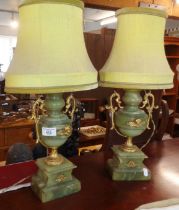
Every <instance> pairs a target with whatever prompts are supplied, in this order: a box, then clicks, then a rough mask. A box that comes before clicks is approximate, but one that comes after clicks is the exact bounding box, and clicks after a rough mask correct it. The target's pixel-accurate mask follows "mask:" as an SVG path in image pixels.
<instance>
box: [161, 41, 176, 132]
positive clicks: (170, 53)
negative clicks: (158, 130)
mask: <svg viewBox="0 0 179 210" xmlns="http://www.w3.org/2000/svg"><path fill="white" fill-rule="evenodd" d="M165 52H166V56H167V59H168V63H169V65H170V67H171V69H172V70H173V72H174V80H173V83H174V87H173V88H172V89H169V90H164V93H163V99H165V100H166V101H167V102H168V106H169V113H170V117H169V122H168V126H167V132H168V133H170V135H171V136H175V130H174V127H175V118H176V117H177V115H178V114H177V113H179V103H178V100H179V85H178V80H177V71H176V66H177V65H178V64H179V38H176V37H165Z"/></svg>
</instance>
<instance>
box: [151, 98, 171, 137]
mask: <svg viewBox="0 0 179 210" xmlns="http://www.w3.org/2000/svg"><path fill="white" fill-rule="evenodd" d="M169 117H170V115H169V108H168V103H167V101H165V100H162V101H161V106H160V113H159V123H158V126H157V128H156V132H155V135H154V138H155V139H156V140H159V141H161V140H162V138H163V137H164V135H165V131H166V129H167V125H168V120H169Z"/></svg>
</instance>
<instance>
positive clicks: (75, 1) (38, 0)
mask: <svg viewBox="0 0 179 210" xmlns="http://www.w3.org/2000/svg"><path fill="white" fill-rule="evenodd" d="M32 4H68V5H72V6H76V7H79V8H81V9H84V3H83V2H82V1H80V0H24V1H23V2H22V3H21V4H20V6H19V8H21V7H23V6H26V5H32Z"/></svg>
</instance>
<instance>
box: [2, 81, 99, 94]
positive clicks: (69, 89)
mask: <svg viewBox="0 0 179 210" xmlns="http://www.w3.org/2000/svg"><path fill="white" fill-rule="evenodd" d="M97 87H98V83H91V84H88V85H73V86H66V87H63V86H62V87H49V88H39V87H33V88H26V87H25V88H24V87H19V88H17V87H14V88H13V87H6V88H5V91H6V92H7V93H17V94H48V93H64V92H76V91H82V90H91V89H95V88H97Z"/></svg>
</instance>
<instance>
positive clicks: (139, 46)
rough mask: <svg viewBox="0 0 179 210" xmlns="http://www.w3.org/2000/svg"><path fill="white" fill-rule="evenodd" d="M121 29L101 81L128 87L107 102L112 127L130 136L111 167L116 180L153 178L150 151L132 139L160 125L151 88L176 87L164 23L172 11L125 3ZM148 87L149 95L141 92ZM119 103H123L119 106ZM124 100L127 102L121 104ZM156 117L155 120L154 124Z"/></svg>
mask: <svg viewBox="0 0 179 210" xmlns="http://www.w3.org/2000/svg"><path fill="white" fill-rule="evenodd" d="M116 16H117V18H118V23H117V30H116V35H115V39H114V44H113V48H112V51H111V54H110V56H109V58H108V60H107V62H106V63H105V65H104V67H103V68H102V69H101V70H100V86H102V87H111V88H122V89H124V96H123V98H122V100H120V95H119V94H118V93H117V92H114V94H112V95H111V97H110V105H109V106H108V107H107V108H108V109H109V110H110V111H111V112H112V117H111V119H112V128H111V129H115V130H116V131H117V132H118V133H119V134H120V135H122V136H124V137H125V138H126V139H127V140H126V142H125V143H124V144H123V145H120V146H113V148H112V150H113V154H114V155H113V159H109V160H108V169H109V172H110V174H111V176H112V179H113V180H148V179H150V176H151V174H150V171H149V170H148V169H147V168H146V167H145V165H143V160H144V159H145V158H147V156H146V155H145V154H144V153H143V152H142V151H141V149H139V148H138V147H137V146H135V145H133V143H132V138H133V137H135V136H138V135H140V134H141V133H143V132H144V130H145V129H147V128H148V129H152V127H151V128H150V124H152V125H153V132H152V133H154V129H155V127H154V126H155V124H154V122H153V120H152V112H153V109H155V108H157V106H155V101H154V99H155V98H154V95H153V94H152V93H151V90H155V89H168V88H172V86H173V72H172V71H171V69H170V67H169V64H168V62H167V59H166V56H165V51H164V28H165V21H166V17H167V14H166V12H165V11H161V10H156V9H151V8H123V9H121V10H118V11H117V12H116ZM142 90H144V91H145V95H144V99H143V100H142V97H141V95H140V91H142ZM114 103H115V104H116V103H117V105H114ZM121 103H122V104H121ZM151 122H152V123H151Z"/></svg>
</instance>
